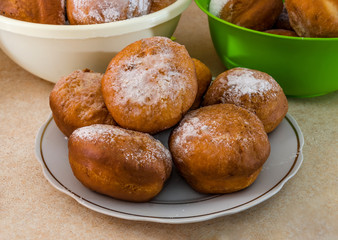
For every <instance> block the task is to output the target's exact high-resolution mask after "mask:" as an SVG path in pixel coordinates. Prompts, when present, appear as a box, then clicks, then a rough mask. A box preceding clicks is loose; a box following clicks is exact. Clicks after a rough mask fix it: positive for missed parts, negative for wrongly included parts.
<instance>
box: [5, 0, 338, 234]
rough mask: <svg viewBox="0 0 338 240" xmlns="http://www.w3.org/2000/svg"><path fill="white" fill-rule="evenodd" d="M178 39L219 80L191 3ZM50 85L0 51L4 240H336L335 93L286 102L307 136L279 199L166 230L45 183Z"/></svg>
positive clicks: (206, 34)
mask: <svg viewBox="0 0 338 240" xmlns="http://www.w3.org/2000/svg"><path fill="white" fill-rule="evenodd" d="M195 29H198V31H195ZM175 37H176V38H177V41H178V42H179V43H182V44H185V45H186V47H187V49H188V51H189V52H190V54H191V55H192V56H193V57H196V58H199V59H201V60H202V61H204V62H205V63H206V64H207V65H208V66H209V67H210V68H211V70H212V72H213V74H214V75H217V74H218V73H220V72H222V71H223V67H222V64H221V63H220V60H219V58H218V57H217V55H216V53H215V50H214V48H213V46H212V43H211V39H210V36H209V31H208V25H207V19H206V17H205V16H204V14H202V12H201V11H200V10H199V9H198V8H197V7H196V5H195V4H194V3H193V4H192V5H191V6H190V7H189V9H188V10H187V11H186V12H185V13H184V14H183V16H182V18H181V22H180V24H179V26H178V28H177V31H176V33H175ZM52 87H53V84H51V83H48V82H46V81H43V80H41V79H39V78H37V77H35V76H33V75H31V74H30V73H28V72H26V71H25V70H23V69H22V68H20V67H19V66H17V65H16V64H15V63H13V62H12V61H11V60H10V59H9V58H8V57H7V56H6V55H5V54H4V53H3V52H1V51H0V239H3V240H7V239H8V240H9V239H147V240H150V239H193V240H199V239H210V240H218V239H219V240H225V239H337V237H338V175H337V172H338V160H337V155H338V152H337V149H338V143H337V141H338V132H337V126H338V107H337V106H338V93H337V92H336V93H332V94H329V95H326V96H322V97H317V98H312V99H289V104H290V109H289V113H290V114H291V115H293V116H294V117H295V119H296V120H297V121H298V123H299V125H300V127H301V129H302V131H303V134H304V137H305V146H304V149H303V154H304V162H303V165H302V166H301V168H300V170H299V172H298V173H297V174H296V176H295V177H294V178H292V179H291V180H290V181H289V182H287V183H286V185H285V186H284V187H283V189H282V190H281V191H280V192H279V193H278V194H277V195H275V196H274V197H272V198H271V199H269V200H267V201H266V202H264V203H262V204H260V205H258V206H256V207H253V208H251V209H249V210H247V211H244V212H241V213H238V214H236V215H231V216H226V217H221V218H217V219H213V220H210V221H206V222H200V223H194V224H183V225H169V224H157V223H147V222H134V221H127V220H121V219H117V218H114V217H109V216H105V215H102V214H99V213H96V212H94V211H92V210H89V209H87V208H85V207H83V206H81V205H80V204H78V203H77V202H76V201H75V200H73V199H72V198H70V197H69V196H67V195H65V194H63V193H61V192H59V191H58V190H56V189H54V188H53V187H52V186H51V185H50V184H49V183H48V182H47V180H46V179H45V178H44V176H43V174H42V169H41V166H40V164H39V163H38V161H37V160H36V158H35V146H34V144H35V135H36V133H37V131H38V129H39V127H40V126H41V125H42V124H43V123H44V121H45V120H46V119H47V117H48V116H49V114H50V110H49V105H48V96H49V92H50V91H51V89H52Z"/></svg>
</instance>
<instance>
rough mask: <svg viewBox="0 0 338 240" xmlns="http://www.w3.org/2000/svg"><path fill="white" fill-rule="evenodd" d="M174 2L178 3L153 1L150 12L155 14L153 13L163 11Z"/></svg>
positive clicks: (160, 0)
mask: <svg viewBox="0 0 338 240" xmlns="http://www.w3.org/2000/svg"><path fill="white" fill-rule="evenodd" d="M174 2H176V0H153V1H152V4H151V9H150V12H151V13H153V12H157V11H159V10H162V9H163V8H166V7H168V6H169V5H171V4H173V3H174Z"/></svg>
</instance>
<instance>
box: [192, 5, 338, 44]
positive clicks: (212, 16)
mask: <svg viewBox="0 0 338 240" xmlns="http://www.w3.org/2000/svg"><path fill="white" fill-rule="evenodd" d="M194 1H195V3H196V4H197V6H198V7H199V8H200V9H201V10H202V11H203V12H205V13H206V14H207V15H208V16H209V17H211V18H213V19H214V20H217V21H219V22H221V23H223V24H226V25H228V26H230V27H233V28H237V29H240V30H243V31H247V32H251V33H254V34H260V35H263V36H267V37H274V38H284V39H290V40H294V41H317V42H318V41H319V42H320V41H323V42H327V41H338V37H337V38H310V37H292V36H283V35H277V34H271V33H265V32H260V31H256V30H253V29H249V28H245V27H241V26H238V25H236V24H233V23H230V22H227V21H225V20H223V19H221V18H218V17H216V16H215V15H213V14H211V13H210V12H209V10H208V9H205V8H204V7H203V6H202V4H201V3H200V0H194ZM209 2H210V1H209ZM208 5H209V4H208Z"/></svg>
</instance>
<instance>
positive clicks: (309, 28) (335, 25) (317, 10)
mask: <svg viewBox="0 0 338 240" xmlns="http://www.w3.org/2000/svg"><path fill="white" fill-rule="evenodd" d="M285 7H286V9H287V11H288V13H289V19H290V24H291V26H292V28H293V29H294V30H295V32H296V33H297V34H298V35H299V36H301V37H320V38H328V37H338V1H337V0H302V1H299V0H285Z"/></svg>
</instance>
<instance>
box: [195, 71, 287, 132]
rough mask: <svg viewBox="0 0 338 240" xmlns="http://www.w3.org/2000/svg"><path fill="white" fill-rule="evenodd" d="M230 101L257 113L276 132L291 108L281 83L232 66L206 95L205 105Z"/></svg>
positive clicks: (213, 84)
mask: <svg viewBox="0 0 338 240" xmlns="http://www.w3.org/2000/svg"><path fill="white" fill-rule="evenodd" d="M218 103H231V104H235V105H237V106H240V107H243V108H246V109H248V110H249V111H251V112H253V113H255V114H256V115H257V116H258V118H259V119H260V120H261V121H262V122H263V125H264V128H265V131H266V132H267V133H269V132H271V131H273V130H274V129H275V128H276V127H277V126H278V125H279V124H280V122H281V121H282V120H283V118H284V117H285V115H286V113H287V111H288V101H287V98H286V96H285V94H284V92H283V89H282V88H281V87H280V86H279V84H278V83H277V82H276V81H275V80H274V79H273V78H272V77H271V76H270V75H268V74H267V73H264V72H260V71H257V70H252V69H247V68H233V69H230V70H228V71H225V72H224V73H221V74H220V75H219V76H217V78H216V79H215V81H214V82H213V83H212V84H211V86H210V87H209V89H208V91H207V93H206V94H205V97H204V101H203V103H202V104H203V105H204V106H207V105H212V104H218Z"/></svg>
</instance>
